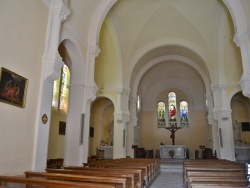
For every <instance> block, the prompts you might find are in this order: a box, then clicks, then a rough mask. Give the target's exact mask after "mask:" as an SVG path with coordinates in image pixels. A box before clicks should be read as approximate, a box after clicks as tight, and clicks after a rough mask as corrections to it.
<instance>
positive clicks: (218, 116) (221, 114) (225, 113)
mask: <svg viewBox="0 0 250 188" xmlns="http://www.w3.org/2000/svg"><path fill="white" fill-rule="evenodd" d="M231 114H232V110H231V109H223V110H218V111H214V112H213V116H214V119H215V120H228V119H229V117H230V116H231Z"/></svg>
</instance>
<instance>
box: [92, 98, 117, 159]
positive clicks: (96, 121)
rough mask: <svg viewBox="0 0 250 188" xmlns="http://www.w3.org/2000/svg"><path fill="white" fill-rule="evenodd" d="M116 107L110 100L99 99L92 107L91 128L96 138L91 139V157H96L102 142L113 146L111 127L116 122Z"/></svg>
mask: <svg viewBox="0 0 250 188" xmlns="http://www.w3.org/2000/svg"><path fill="white" fill-rule="evenodd" d="M113 114H114V105H113V103H112V102H111V101H110V100H109V99H108V98H103V97H102V98H97V99H96V100H95V101H94V102H93V104H92V105H91V114H90V127H92V128H94V137H89V141H90V143H89V146H90V147H89V156H92V155H96V150H97V147H98V146H100V144H101V142H102V143H104V144H107V145H113V134H112V132H111V131H113V129H112V130H111V127H112V125H113V121H114V116H113Z"/></svg>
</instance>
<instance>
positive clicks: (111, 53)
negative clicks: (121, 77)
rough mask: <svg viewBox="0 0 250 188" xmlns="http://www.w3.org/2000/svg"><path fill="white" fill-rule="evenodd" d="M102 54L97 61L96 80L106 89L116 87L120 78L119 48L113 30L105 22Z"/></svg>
mask: <svg viewBox="0 0 250 188" xmlns="http://www.w3.org/2000/svg"><path fill="white" fill-rule="evenodd" d="M100 50H101V52H100V54H99V56H98V57H97V58H96V62H95V82H96V84H97V86H98V87H99V88H101V87H103V88H104V89H105V91H106V92H107V91H109V92H110V90H112V89H116V87H117V79H118V76H117V74H118V63H120V62H119V61H118V57H117V50H116V46H115V42H114V37H113V36H112V33H111V30H110V28H109V26H108V24H107V22H104V23H103V25H102V29H101V33H100Z"/></svg>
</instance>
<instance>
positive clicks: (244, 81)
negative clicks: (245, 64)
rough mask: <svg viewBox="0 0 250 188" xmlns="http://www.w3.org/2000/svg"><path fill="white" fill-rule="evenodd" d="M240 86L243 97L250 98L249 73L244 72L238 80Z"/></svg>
mask: <svg viewBox="0 0 250 188" xmlns="http://www.w3.org/2000/svg"><path fill="white" fill-rule="evenodd" d="M240 85H241V88H242V93H243V95H244V96H246V97H248V98H250V71H244V73H243V75H242V77H241V80H240Z"/></svg>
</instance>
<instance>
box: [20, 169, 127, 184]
mask: <svg viewBox="0 0 250 188" xmlns="http://www.w3.org/2000/svg"><path fill="white" fill-rule="evenodd" d="M24 174H25V176H26V178H37V177H38V178H45V179H53V180H64V181H74V182H87V183H97V184H98V183H102V184H107V185H114V186H115V187H117V188H126V178H116V177H99V176H85V175H71V174H54V173H44V172H31V171H26V172H24Z"/></svg>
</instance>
